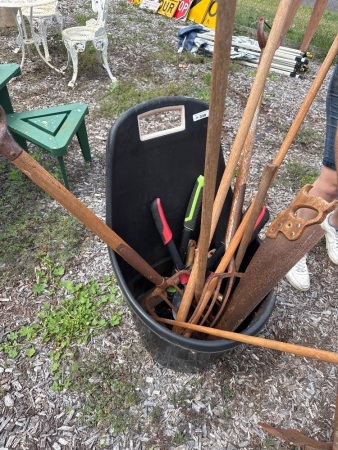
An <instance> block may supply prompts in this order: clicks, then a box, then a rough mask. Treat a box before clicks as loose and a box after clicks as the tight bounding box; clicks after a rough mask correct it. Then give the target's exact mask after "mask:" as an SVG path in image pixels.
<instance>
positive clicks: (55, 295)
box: [0, 255, 122, 391]
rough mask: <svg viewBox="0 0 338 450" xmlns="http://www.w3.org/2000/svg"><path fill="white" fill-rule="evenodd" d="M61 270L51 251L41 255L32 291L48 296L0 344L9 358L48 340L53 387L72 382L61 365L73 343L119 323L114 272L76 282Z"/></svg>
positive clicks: (28, 352)
mask: <svg viewBox="0 0 338 450" xmlns="http://www.w3.org/2000/svg"><path fill="white" fill-rule="evenodd" d="M64 274H65V269H64V268H63V267H62V266H61V265H56V264H54V262H53V260H52V259H51V258H50V256H48V255H45V256H44V257H43V258H41V261H40V266H39V267H38V268H37V269H36V280H37V283H36V284H35V285H34V287H33V291H34V292H35V294H36V295H40V294H42V295H43V296H44V298H46V297H47V298H49V299H50V300H49V302H45V303H44V304H43V305H42V308H41V310H40V312H39V313H38V314H37V321H36V322H34V323H33V324H28V325H23V326H21V327H20V328H18V329H17V330H14V331H12V332H10V333H8V335H7V336H6V338H5V339H4V340H3V342H2V343H1V345H0V351H2V352H4V353H5V354H6V355H7V356H8V357H9V358H16V357H17V356H19V355H20V354H21V355H22V354H23V353H24V354H25V356H27V357H33V356H34V355H35V354H36V353H37V351H38V350H37V347H38V346H39V345H41V342H42V343H47V344H48V345H50V347H51V348H52V350H51V351H50V352H49V357H50V359H51V361H52V364H51V367H50V370H51V372H52V374H53V377H54V383H53V385H52V389H53V390H55V391H59V390H61V389H64V388H67V387H69V386H70V385H71V382H72V381H71V379H69V378H68V377H65V376H64V367H65V366H67V362H68V360H69V358H72V357H73V355H74V352H75V349H76V345H80V344H87V343H88V341H89V340H90V339H91V338H92V337H93V336H96V335H98V334H99V333H102V332H103V331H105V330H107V329H108V328H111V327H115V326H117V325H119V324H120V321H121V318H122V310H121V309H120V304H119V302H118V301H117V299H116V292H117V287H116V285H115V282H114V280H113V279H112V277H110V276H104V277H102V279H101V280H99V281H94V280H89V281H88V282H86V283H75V282H73V281H71V280H64V279H63V276H64Z"/></svg>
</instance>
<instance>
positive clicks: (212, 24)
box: [202, 0, 218, 29]
mask: <svg viewBox="0 0 338 450" xmlns="http://www.w3.org/2000/svg"><path fill="white" fill-rule="evenodd" d="M217 8H218V3H217V0H212V1H211V3H210V5H209V7H208V10H207V13H206V15H205V17H204V19H203V22H202V25H204V26H205V27H207V28H212V29H215V28H216V15H217Z"/></svg>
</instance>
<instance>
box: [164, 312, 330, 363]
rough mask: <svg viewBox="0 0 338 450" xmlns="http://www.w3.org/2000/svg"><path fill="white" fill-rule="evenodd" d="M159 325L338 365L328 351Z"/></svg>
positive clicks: (179, 324) (182, 325) (194, 327)
mask: <svg viewBox="0 0 338 450" xmlns="http://www.w3.org/2000/svg"><path fill="white" fill-rule="evenodd" d="M158 321H159V322H161V323H166V324H168V325H175V326H177V327H180V328H186V329H188V330H193V331H197V332H198V333H204V334H208V335H210V336H216V337H219V338H221V339H231V340H233V341H237V342H243V343H244V344H249V345H256V346H257V347H264V348H269V349H271V350H278V351H279V352H285V353H291V354H293V355H298V356H304V357H306V358H312V359H318V360H319V361H325V362H328V363H333V364H338V353H335V352H331V351H328V350H320V349H317V348H312V347H305V346H303V345H297V344H290V343H287V342H281V341H275V340H273V339H266V338H260V337H256V336H248V335H246V334H241V333H235V332H233V331H224V330H219V329H218V328H209V327H203V326H201V325H195V324H192V323H186V322H178V321H176V320H170V319H162V318H161V319H160V318H159V319H158Z"/></svg>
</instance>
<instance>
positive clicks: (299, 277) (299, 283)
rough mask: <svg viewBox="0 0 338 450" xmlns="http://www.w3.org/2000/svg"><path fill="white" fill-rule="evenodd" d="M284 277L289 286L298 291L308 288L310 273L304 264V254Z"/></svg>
mask: <svg viewBox="0 0 338 450" xmlns="http://www.w3.org/2000/svg"><path fill="white" fill-rule="evenodd" d="M285 278H286V279H287V280H288V282H289V283H290V284H291V286H293V287H294V288H295V289H298V290H299V291H307V290H309V289H310V275H309V271H308V268H307V264H306V255H305V256H303V258H301V259H300V260H299V261H298V263H297V264H295V265H294V266H293V267H292V269H291V270H289V272H288V273H287V274H286V275H285Z"/></svg>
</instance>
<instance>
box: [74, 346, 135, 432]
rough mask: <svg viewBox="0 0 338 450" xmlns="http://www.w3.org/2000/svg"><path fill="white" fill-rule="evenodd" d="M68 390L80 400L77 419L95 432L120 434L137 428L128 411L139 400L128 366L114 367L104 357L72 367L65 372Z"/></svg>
mask: <svg viewBox="0 0 338 450" xmlns="http://www.w3.org/2000/svg"><path fill="white" fill-rule="evenodd" d="M69 380H70V390H71V391H73V392H76V393H78V394H79V395H80V397H81V398H82V400H83V401H82V402H81V405H82V406H81V407H80V409H79V413H80V420H81V421H82V422H83V423H84V424H86V425H87V426H90V427H94V428H96V429H99V430H106V429H107V428H109V429H112V430H113V431H114V432H116V433H118V432H122V431H124V430H126V429H130V428H134V427H137V422H138V421H137V417H135V415H134V414H133V413H132V412H131V408H132V407H133V406H135V405H137V404H138V403H139V401H140V394H139V390H138V389H137V387H138V386H139V385H140V384H141V381H140V380H139V379H138V376H137V374H135V373H133V372H132V365H130V364H128V365H123V364H122V365H121V364H115V363H114V362H113V361H112V360H111V359H109V358H107V357H106V356H104V355H92V357H91V360H90V361H81V362H79V363H76V364H73V365H72V366H71V368H70V373H69Z"/></svg>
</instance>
